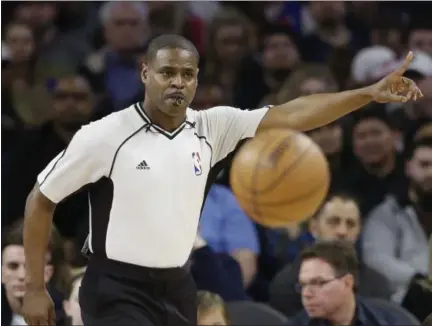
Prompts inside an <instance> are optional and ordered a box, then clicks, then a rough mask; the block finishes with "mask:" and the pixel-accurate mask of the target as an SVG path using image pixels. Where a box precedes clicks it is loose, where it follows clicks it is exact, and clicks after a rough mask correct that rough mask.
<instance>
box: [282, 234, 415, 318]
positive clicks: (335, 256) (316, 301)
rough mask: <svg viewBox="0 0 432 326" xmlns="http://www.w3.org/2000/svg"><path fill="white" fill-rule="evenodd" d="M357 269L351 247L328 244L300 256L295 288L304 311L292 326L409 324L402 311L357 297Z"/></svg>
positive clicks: (341, 242) (315, 247) (346, 244)
mask: <svg viewBox="0 0 432 326" xmlns="http://www.w3.org/2000/svg"><path fill="white" fill-rule="evenodd" d="M358 269H359V263H358V260H357V256H356V252H355V250H354V248H353V246H352V245H351V244H350V243H347V242H344V241H340V240H336V241H326V242H318V243H316V244H314V245H312V246H310V247H309V248H306V249H305V250H304V251H303V252H302V254H301V266H300V273H299V276H298V279H299V281H298V284H297V285H296V288H297V291H299V292H300V293H301V298H302V303H303V307H304V310H303V311H302V312H300V313H299V314H298V315H297V316H295V317H294V318H293V319H292V320H291V321H290V323H291V324H292V325H296V326H301V325H314V326H321V325H322V326H324V325H368V326H383V325H404V324H408V322H409V320H407V317H406V315H405V314H404V311H403V308H400V310H399V309H397V310H395V309H391V308H387V307H383V306H382V305H380V306H377V303H376V301H371V299H367V298H362V297H360V296H357V295H356V288H357V286H358V280H357V279H358ZM377 286H379V284H377ZM389 309H391V310H389ZM411 324H412V323H411Z"/></svg>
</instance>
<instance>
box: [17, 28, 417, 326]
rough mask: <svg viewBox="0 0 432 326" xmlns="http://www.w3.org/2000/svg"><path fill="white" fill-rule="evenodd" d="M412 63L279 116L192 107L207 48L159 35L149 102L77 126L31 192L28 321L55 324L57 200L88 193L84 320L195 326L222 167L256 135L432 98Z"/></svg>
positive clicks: (279, 109) (151, 54)
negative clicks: (203, 233) (192, 258)
mask: <svg viewBox="0 0 432 326" xmlns="http://www.w3.org/2000/svg"><path fill="white" fill-rule="evenodd" d="M411 60H412V54H411V53H410V54H409V55H408V56H407V59H406V60H405V62H404V64H403V65H402V67H401V68H399V69H397V70H396V71H395V72H393V73H391V74H390V75H389V76H387V77H386V78H384V79H383V80H381V81H380V82H378V83H377V84H374V85H372V86H369V87H365V88H361V89H357V90H352V91H346V92H342V93H336V94H320V95H311V96H307V97H302V98H298V99H296V100H293V101H291V102H288V103H285V104H282V105H278V106H274V107H272V108H271V109H269V108H267V107H266V108H261V109H256V110H252V111H242V110H238V109H235V108H232V107H228V106H220V107H215V108H211V109H209V110H205V111H194V110H192V109H190V108H189V104H190V103H191V102H192V99H193V97H194V95H195V91H196V88H197V85H198V80H197V75H198V61H199V55H198V52H197V50H196V48H195V47H194V45H193V44H192V43H191V42H189V41H188V40H186V39H185V38H183V37H181V36H178V35H162V36H159V37H157V38H155V39H154V40H153V41H152V42H151V43H150V44H149V47H148V50H147V53H146V62H145V63H144V64H143V66H142V73H141V78H142V82H143V83H144V85H145V100H144V102H143V103H136V104H134V105H131V106H130V107H128V108H125V109H124V110H122V111H120V112H115V113H112V114H111V115H109V116H107V117H105V118H103V119H101V120H99V121H96V122H93V123H90V124H89V125H87V126H85V127H83V128H82V129H81V130H80V131H78V132H77V133H76V135H75V136H74V137H73V139H72V141H71V142H70V144H69V145H68V147H67V148H66V149H65V150H64V151H63V152H61V153H60V154H59V155H58V156H57V157H56V158H54V159H53V160H52V162H51V163H50V164H49V165H48V166H47V167H46V168H45V170H44V171H42V172H41V173H40V174H39V176H38V178H37V183H36V185H35V187H34V189H33V190H32V192H31V193H30V195H29V196H28V199H27V203H26V209H25V230H24V245H25V254H26V267H27V273H26V294H25V297H24V303H23V315H24V317H25V320H26V322H27V323H28V324H30V325H47V324H48V325H52V324H54V323H55V315H54V309H53V304H52V301H51V299H50V297H49V294H48V292H47V291H46V289H45V283H44V274H43V271H44V268H43V266H44V263H45V259H44V258H45V253H46V250H47V245H48V239H49V230H50V227H51V223H52V218H53V213H54V210H55V207H56V204H57V203H59V202H61V201H62V200H63V199H65V198H66V197H68V196H70V195H71V194H73V193H75V192H76V191H78V190H80V189H82V188H84V187H85V188H87V189H88V193H89V205H90V232H89V237H88V253H89V265H88V268H87V271H86V273H85V276H84V279H83V281H82V285H81V289H80V295H79V298H80V305H81V309H82V315H83V321H84V324H85V325H86V326H92V325H107V326H110V325H123V324H124V325H126V324H129V325H172V326H174V325H175V326H181V325H196V287H195V285H194V282H193V280H192V278H191V276H190V274H189V272H188V271H187V269H186V268H184V267H183V266H184V265H185V263H186V261H187V259H188V257H189V255H190V252H191V249H192V246H193V243H194V239H195V236H196V232H197V227H198V220H199V216H200V211H201V207H202V204H203V201H204V198H205V194H206V191H207V190H208V188H209V185H210V184H211V182H212V181H213V178H214V177H215V175H216V174H217V172H216V171H215V167H216V166H219V165H218V164H217V163H218V162H221V161H222V160H223V159H224V158H226V157H227V156H228V155H229V154H230V153H231V152H232V151H233V150H234V149H235V147H236V146H237V144H238V143H239V141H240V140H242V139H245V138H250V137H253V136H254V135H255V133H256V132H257V130H258V131H263V130H266V129H269V128H281V127H283V128H291V129H295V130H299V131H306V130H310V129H313V128H317V127H320V126H323V125H325V124H327V123H329V122H332V121H334V120H336V119H338V118H339V117H341V116H343V115H345V114H347V113H349V112H351V111H353V110H356V109H358V108H360V107H362V106H364V105H365V104H367V103H369V102H370V101H373V100H375V101H379V102H406V101H407V100H409V99H416V98H417V97H420V96H422V94H421V92H420V90H419V89H418V88H417V86H416V85H415V84H414V83H413V82H412V81H411V80H409V79H406V78H403V77H402V75H403V73H404V71H405V69H406V68H407V66H408V64H409V62H410V61H411ZM125 82H126V81H125Z"/></svg>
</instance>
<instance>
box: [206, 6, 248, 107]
mask: <svg viewBox="0 0 432 326" xmlns="http://www.w3.org/2000/svg"><path fill="white" fill-rule="evenodd" d="M207 34H208V35H207V47H206V51H205V61H204V64H203V68H202V70H203V77H204V79H210V80H214V81H216V82H218V83H219V84H220V85H221V86H222V87H223V91H224V93H225V100H226V102H225V104H229V103H231V102H232V92H233V87H234V82H235V78H236V74H237V72H238V69H239V65H240V62H241V61H242V60H243V58H244V57H245V55H247V54H249V50H250V35H249V34H250V33H249V30H248V22H247V20H246V18H245V17H243V16H242V15H241V14H239V13H237V12H236V11H233V10H232V9H225V10H222V11H220V12H219V13H218V14H216V16H215V17H214V18H213V20H212V22H211V23H210V25H209V26H208V31H207Z"/></svg>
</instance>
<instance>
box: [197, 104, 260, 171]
mask: <svg viewBox="0 0 432 326" xmlns="http://www.w3.org/2000/svg"><path fill="white" fill-rule="evenodd" d="M268 109H269V107H263V108H260V109H255V110H240V109H237V108H233V107H230V106H218V107H214V108H211V109H208V110H203V111H199V112H198V114H199V115H200V118H201V119H202V123H203V124H204V128H205V129H206V132H207V134H208V138H209V142H210V144H211V146H212V150H213V153H212V154H213V157H212V165H215V164H216V163H217V162H219V161H220V160H222V159H224V158H225V157H226V156H227V155H228V154H229V153H230V152H232V151H233V150H234V149H235V148H236V146H237V144H238V143H239V141H241V140H243V139H245V138H251V137H253V136H255V132H256V130H257V128H258V126H259V124H260V122H261V120H262V119H263V117H264V115H265V114H266V113H267V111H268Z"/></svg>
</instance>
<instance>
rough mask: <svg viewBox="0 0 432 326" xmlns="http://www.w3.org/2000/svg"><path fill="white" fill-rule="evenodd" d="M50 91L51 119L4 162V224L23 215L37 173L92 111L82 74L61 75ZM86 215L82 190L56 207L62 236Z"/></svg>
mask: <svg viewBox="0 0 432 326" xmlns="http://www.w3.org/2000/svg"><path fill="white" fill-rule="evenodd" d="M51 91H52V92H51V95H52V103H53V120H52V121H51V122H48V123H46V124H44V125H43V126H42V127H41V128H40V129H37V130H34V131H31V132H29V133H28V134H27V135H26V136H25V137H23V141H22V142H21V143H18V144H16V145H15V148H14V151H13V152H11V154H10V158H9V160H8V162H6V164H4V165H3V169H6V171H7V173H5V177H4V180H2V183H3V186H4V187H6V188H7V189H8V191H7V192H3V193H2V200H4V202H5V205H4V207H3V208H2V217H3V219H4V220H3V225H10V224H11V223H12V222H13V220H14V219H15V218H16V217H17V216H22V214H23V213H24V212H23V210H24V204H25V200H26V198H27V195H28V194H29V192H30V190H31V189H32V188H33V185H34V183H35V182H36V176H37V175H38V173H40V171H41V170H42V169H43V168H44V167H45V166H46V165H47V164H48V163H49V162H50V161H51V160H52V159H53V158H54V157H55V156H56V155H57V154H58V153H59V152H61V151H62V150H63V149H64V148H65V147H66V146H67V144H68V143H69V141H70V140H71V139H72V137H73V135H74V134H75V132H76V131H77V130H78V129H80V127H81V126H82V125H83V124H85V123H87V122H88V121H89V120H90V117H91V115H92V113H93V112H94V105H93V100H94V97H93V94H92V90H91V88H90V86H89V84H88V82H87V80H86V79H84V78H82V77H81V76H78V75H73V76H67V77H63V78H60V79H59V80H57V82H56V83H55V84H54V85H53V89H52V90H51ZM87 215H88V199H87V194H86V193H85V192H81V193H79V194H77V195H75V196H73V198H71V199H70V200H66V201H65V202H64V203H62V204H61V205H60V206H59V207H58V208H57V209H56V212H55V217H54V221H55V223H56V225H57V227H58V228H59V230H60V233H61V234H62V235H63V236H65V237H71V236H73V235H74V234H75V229H76V225H77V224H78V223H79V221H80V219H86V218H87Z"/></svg>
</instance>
